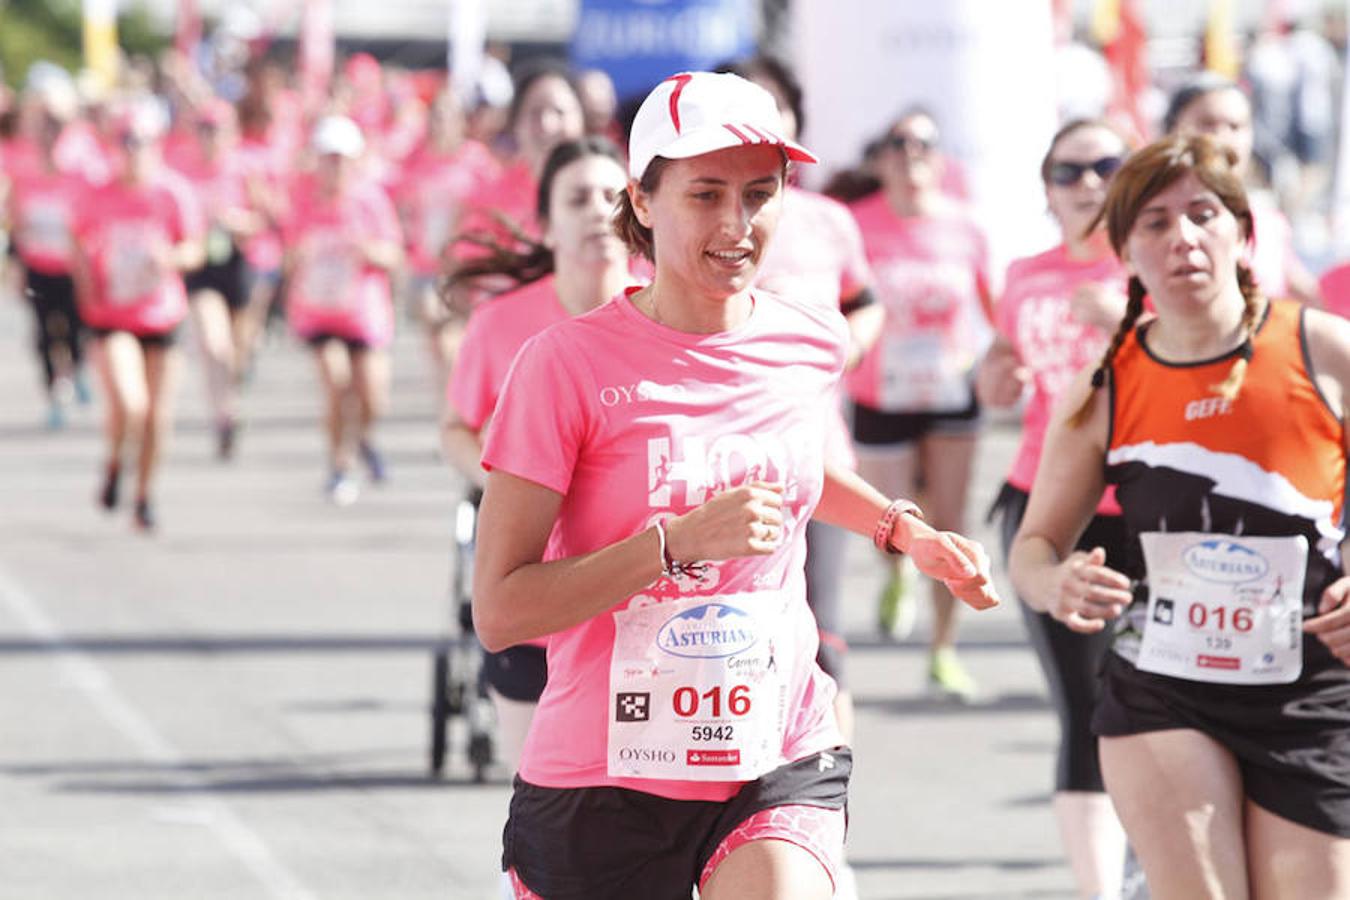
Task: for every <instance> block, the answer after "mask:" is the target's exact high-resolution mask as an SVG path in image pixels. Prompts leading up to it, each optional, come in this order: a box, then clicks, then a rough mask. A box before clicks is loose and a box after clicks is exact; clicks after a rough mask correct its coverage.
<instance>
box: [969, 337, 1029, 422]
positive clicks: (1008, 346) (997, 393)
mask: <svg viewBox="0 0 1350 900" xmlns="http://www.w3.org/2000/svg"><path fill="white" fill-rule="evenodd" d="M1030 380H1031V373H1030V371H1028V369H1027V367H1026V366H1024V365H1022V360H1021V358H1020V357H1019V356H1018V355H1017V349H1016V348H1015V347H1013V345H1012V342H1011V341H1009V340H1008V339H1007V338H1006V337H1004V336H1003V335H1001V334H1000V335H998V336H996V337H995V338H994V342H993V343H992V344H990V345H989V351H988V352H987V353H985V355H984V359H983V360H981V361H980V365H979V368H978V369H976V370H975V394H976V396H978V397H979V399H980V403H981V404H983V405H985V406H992V407H997V408H1000V409H1002V408H1005V407H1009V406H1012V405H1013V404H1015V403H1016V402H1017V401H1018V400H1019V399H1021V397H1022V389H1023V388H1024V387H1025V386H1026V384H1027V382H1028V381H1030Z"/></svg>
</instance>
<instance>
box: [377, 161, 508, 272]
mask: <svg viewBox="0 0 1350 900" xmlns="http://www.w3.org/2000/svg"><path fill="white" fill-rule="evenodd" d="M500 171H501V167H500V165H499V164H498V162H497V160H496V158H495V157H493V155H492V152H491V151H490V150H488V148H487V147H485V146H483V145H482V144H480V143H479V142H478V141H472V140H466V141H465V142H464V143H462V144H461V145H460V146H459V148H458V149H457V150H455V152H454V153H449V154H442V153H437V152H436V151H435V150H434V149H433V148H432V147H431V146H429V145H427V144H423V145H422V146H421V147H420V148H418V149H417V150H415V151H413V153H412V155H411V156H409V157H408V159H407V161H406V162H405V163H404V164H403V170H402V174H401V177H400V180H399V182H398V185H397V187H396V189H395V191H394V200H395V203H396V204H397V205H398V208H399V210H400V212H401V214H402V217H403V223H404V226H405V228H406V230H407V238H408V263H409V265H410V266H411V267H412V270H413V271H414V272H415V273H417V274H418V275H426V276H433V275H437V274H439V273H440V271H441V269H442V267H443V265H444V263H443V257H442V254H443V253H444V251H445V248H446V246H447V245H448V244H449V243H450V239H451V238H452V237H454V235H455V233H456V232H457V231H458V230H459V227H460V220H461V217H462V215H463V213H464V211H465V208H466V207H467V206H468V204H469V203H470V202H471V201H472V200H473V199H474V198H477V199H478V201H479V202H481V200H482V197H481V194H480V192H481V191H482V186H483V185H484V184H485V183H490V182H494V181H496V180H497V178H499V177H500Z"/></svg>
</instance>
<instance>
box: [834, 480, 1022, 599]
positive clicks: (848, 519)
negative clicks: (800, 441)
mask: <svg viewBox="0 0 1350 900" xmlns="http://www.w3.org/2000/svg"><path fill="white" fill-rule="evenodd" d="M890 502H891V501H890V499H889V498H887V497H886V495H885V494H883V493H881V492H880V491H878V490H877V489H876V488H874V487H873V486H872V485H870V484H868V483H867V482H866V481H864V480H863V479H862V478H861V477H860V476H858V475H857V473H855V472H851V471H849V470H848V469H845V468H842V467H838V466H834V465H832V464H828V463H827V464H826V466H825V487H824V490H823V491H822V492H821V495H820V503H819V504H818V505H817V506H816V511H815V514H814V515H813V516H812V518H814V519H816V520H818V521H821V522H825V523H826V524H829V525H836V526H838V527H840V528H844V529H847V530H849V531H852V532H854V533H855V534H860V535H863V536H865V537H867V538H868V539H871V537H872V533H873V530H874V529H875V528H876V527H877V523H878V522H879V521H880V520H881V516H882V514H883V513H885V511H886V507H887V506H889V505H890ZM889 541H890V544H891V546H893V547H895V548H896V549H898V550H901V551H902V552H905V553H908V554H909V555H910V556H911V557H912V558H913V560H914V562H915V564H916V565H917V566H918V567H919V571H921V572H923V573H924V574H925V575H927V576H929V577H930V578H936V579H937V580H939V581H941V582H943V583H944V584H945V585H947V587H948V589H949V590H951V592H952V593H953V594H954V595H956V596H957V597H958V598H960V599H961V600H962V601H963V602H965V603H966V604H967V605H968V606H971V607H973V608H975V609H988V608H990V607H993V606H997V605H998V596H997V594H995V593H994V584H993V580H992V579H991V578H990V577H989V557H988V555H987V554H986V553H985V552H984V548H983V547H981V546H980V545H979V544H978V543H977V542H975V541H972V540H970V539H969V538H965V537H962V536H961V535H959V534H956V533H954V532H950V531H937V530H936V529H934V528H933V527H932V526H930V525H929V524H928V523H926V522H924V521H923V520H922V519H920V518H918V517H916V516H913V515H908V514H906V515H902V516H900V517H899V518H898V519H896V521H895V524H894V525H893V526H892V529H891V534H890V537H889Z"/></svg>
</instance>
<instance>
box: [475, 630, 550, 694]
mask: <svg viewBox="0 0 1350 900" xmlns="http://www.w3.org/2000/svg"><path fill="white" fill-rule="evenodd" d="M480 677H481V678H482V679H483V682H484V683H485V684H486V685H487V686H488V687H490V688H492V689H493V690H494V691H496V692H497V693H499V694H501V695H502V696H503V697H505V698H506V699H507V700H519V701H521V702H524V703H538V702H539V695H540V694H542V693H544V685H546V684H548V652H547V651H546V650H545V649H544V648H543V647H535V646H534V645H532V644H521V645H520V646H518V647H507V648H506V649H505V650H503V651H502V652H500V653H489V652H487V651H486V650H484V651H483V668H482V670H481V674H480Z"/></svg>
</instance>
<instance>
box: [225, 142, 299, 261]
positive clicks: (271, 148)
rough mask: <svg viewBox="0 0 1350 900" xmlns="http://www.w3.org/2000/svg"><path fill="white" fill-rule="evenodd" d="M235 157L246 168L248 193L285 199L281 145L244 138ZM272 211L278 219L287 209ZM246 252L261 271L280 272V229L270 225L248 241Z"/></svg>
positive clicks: (284, 172)
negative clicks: (259, 193) (251, 191)
mask: <svg viewBox="0 0 1350 900" xmlns="http://www.w3.org/2000/svg"><path fill="white" fill-rule="evenodd" d="M235 155H236V156H237V157H238V159H239V164H240V166H241V168H242V169H243V175H244V184H245V189H246V190H249V189H251V190H253V191H259V192H264V193H265V194H266V195H267V196H269V197H273V198H278V199H281V200H284V199H285V196H284V192H285V190H286V180H287V174H288V172H287V168H288V166H287V157H286V153H285V149H284V148H283V147H282V146H280V145H279V144H277V143H276V142H275V141H273V139H272V138H270V137H269V138H267V139H262V140H260V139H258V138H251V137H244V138H242V139H241V140H240V141H239V145H238V146H237V147H236V148H235ZM250 186H251V188H250ZM282 206H284V203H283V204H282ZM273 212H274V215H276V216H278V218H284V215H285V210H284V209H277V210H274V211H273ZM243 250H244V259H245V260H247V261H248V264H249V265H250V266H251V267H253V269H254V270H255V271H258V272H274V271H276V270H277V269H280V268H281V260H282V257H283V255H284V253H285V250H284V247H283V245H282V242H281V232H280V230H278V228H276V227H273V226H270V225H269V226H266V227H264V228H263V229H262V230H261V231H259V232H257V233H256V234H253V235H250V236H249V237H248V238H246V239H245V241H244V247H243Z"/></svg>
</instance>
